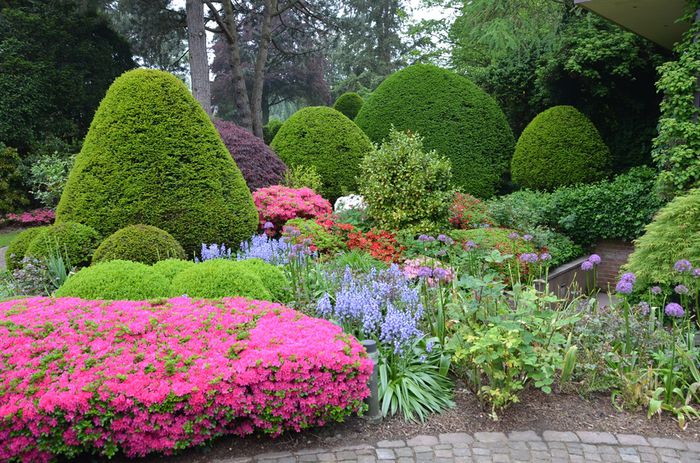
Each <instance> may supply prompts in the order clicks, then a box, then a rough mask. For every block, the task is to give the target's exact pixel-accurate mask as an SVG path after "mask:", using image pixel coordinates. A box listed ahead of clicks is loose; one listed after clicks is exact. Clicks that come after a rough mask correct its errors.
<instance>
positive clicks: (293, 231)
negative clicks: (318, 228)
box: [284, 225, 301, 238]
mask: <svg viewBox="0 0 700 463" xmlns="http://www.w3.org/2000/svg"><path fill="white" fill-rule="evenodd" d="M284 232H285V233H287V234H289V236H291V237H293V238H295V237H297V236H300V235H301V230H299V229H298V228H297V227H292V226H290V225H285V226H284Z"/></svg>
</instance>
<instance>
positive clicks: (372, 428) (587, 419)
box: [85, 388, 700, 463]
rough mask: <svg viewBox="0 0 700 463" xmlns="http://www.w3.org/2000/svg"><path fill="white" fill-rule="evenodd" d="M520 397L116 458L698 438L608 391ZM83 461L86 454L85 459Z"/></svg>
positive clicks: (464, 397) (200, 459)
mask: <svg viewBox="0 0 700 463" xmlns="http://www.w3.org/2000/svg"><path fill="white" fill-rule="evenodd" d="M521 399H522V400H521V402H520V403H518V404H515V405H513V406H511V407H510V408H509V409H507V410H506V411H505V412H503V413H502V416H501V417H500V419H499V420H498V421H493V420H492V419H491V418H490V417H489V413H488V411H484V410H483V409H482V408H481V406H480V404H479V402H478V401H477V400H476V397H475V396H474V395H473V394H472V393H471V392H470V391H469V390H468V389H463V388H457V390H456V391H455V401H456V407H455V408H453V409H451V410H448V411H446V412H444V413H441V414H436V415H432V416H431V417H430V418H429V419H428V420H427V421H426V422H424V423H420V422H419V423H406V422H405V421H404V420H403V419H402V418H400V417H394V418H390V419H385V420H384V421H382V422H381V423H380V424H377V425H372V424H369V423H368V422H366V421H365V420H363V419H361V418H351V419H349V420H347V421H346V422H345V423H341V424H336V425H330V426H327V427H324V428H320V429H315V430H307V431H305V432H303V433H294V434H285V435H283V436H280V437H279V438H277V439H271V438H269V437H266V436H250V437H245V438H237V437H222V438H219V439H216V440H215V441H213V442H212V443H210V444H209V445H207V446H206V447H199V448H195V449H190V450H187V451H185V452H183V453H181V454H178V455H177V456H173V457H162V456H161V457H147V458H143V459H138V460H128V459H126V458H123V457H119V458H116V460H112V461H117V462H126V461H135V462H138V463H155V462H166V461H167V462H168V463H186V462H187V463H205V462H210V461H212V460H216V459H224V458H231V457H244V456H253V455H258V454H262V453H267V452H286V451H295V450H300V449H304V448H332V447H340V446H345V445H354V444H373V443H376V442H378V441H380V440H384V439H387V440H392V439H406V438H411V437H413V436H415V435H417V434H432V435H435V434H439V433H445V432H468V433H474V432H479V431H501V432H509V431H529V430H532V431H535V432H538V433H541V432H542V431H546V430H554V431H589V430H590V431H609V432H616V433H628V434H641V435H643V436H658V437H669V438H677V439H684V440H700V423H698V422H695V423H690V424H689V425H688V427H687V429H686V430H684V431H682V430H681V429H680V428H679V427H678V424H677V423H676V422H674V421H673V420H672V419H671V417H670V416H669V415H668V414H666V415H664V416H660V417H654V418H653V419H651V420H650V419H647V416H646V413H645V412H644V411H639V412H627V411H618V410H616V409H615V408H614V407H613V406H612V403H611V401H610V396H605V395H596V396H592V397H588V398H582V397H580V396H578V395H574V394H562V393H556V394H549V395H548V394H544V393H542V392H540V391H537V390H529V391H526V392H525V393H523V395H522V397H521ZM85 461H89V460H85Z"/></svg>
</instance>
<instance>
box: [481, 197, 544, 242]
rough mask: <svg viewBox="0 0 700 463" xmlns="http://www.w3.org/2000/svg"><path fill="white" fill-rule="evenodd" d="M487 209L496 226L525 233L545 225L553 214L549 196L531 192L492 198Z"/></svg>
mask: <svg viewBox="0 0 700 463" xmlns="http://www.w3.org/2000/svg"><path fill="white" fill-rule="evenodd" d="M488 208H489V212H490V213H491V215H492V216H493V218H494V220H495V222H496V224H497V225H498V226H500V227H505V228H513V229H515V230H520V231H522V232H526V233H529V232H530V231H531V230H533V229H534V228H535V227H538V226H540V225H545V224H547V223H548V221H549V217H550V216H551V215H552V214H553V213H554V211H552V200H551V194H549V193H544V192H539V191H532V190H520V191H516V192H514V193H511V194H509V195H505V196H499V197H497V198H492V199H490V200H489V201H488Z"/></svg>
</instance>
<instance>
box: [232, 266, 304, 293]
mask: <svg viewBox="0 0 700 463" xmlns="http://www.w3.org/2000/svg"><path fill="white" fill-rule="evenodd" d="M237 263H238V265H239V266H240V267H241V268H244V269H246V270H249V271H250V272H252V273H254V274H256V275H257V276H258V277H259V278H260V280H262V283H263V285H265V287H266V288H267V289H268V290H269V291H270V293H271V294H272V300H273V301H276V302H284V301H285V300H286V299H287V298H288V295H289V290H290V286H291V284H290V282H289V279H288V278H287V276H286V275H285V274H284V272H283V271H282V270H281V269H280V268H279V267H276V266H274V265H272V264H268V263H267V262H265V261H264V260H262V259H245V260H239V261H238V262H237Z"/></svg>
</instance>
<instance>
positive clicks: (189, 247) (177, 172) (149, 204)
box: [56, 69, 258, 255]
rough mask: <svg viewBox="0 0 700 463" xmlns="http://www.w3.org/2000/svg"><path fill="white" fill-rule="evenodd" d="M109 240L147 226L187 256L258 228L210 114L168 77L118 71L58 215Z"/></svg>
mask: <svg viewBox="0 0 700 463" xmlns="http://www.w3.org/2000/svg"><path fill="white" fill-rule="evenodd" d="M56 220H57V222H63V221H68V220H70V221H76V222H80V223H83V224H86V225H90V226H92V227H93V228H95V229H96V230H98V231H99V232H100V233H101V234H102V235H103V236H108V235H110V234H112V233H114V232H115V231H117V230H119V229H121V228H124V227H125V226H127V225H135V224H146V225H153V226H155V227H158V228H161V229H163V230H165V231H167V232H168V233H170V234H171V235H173V236H174V237H175V239H176V240H177V241H178V242H179V243H180V244H181V245H182V246H183V248H184V249H185V252H186V253H187V254H188V255H192V254H193V253H194V252H196V251H197V250H198V249H200V246H201V244H202V243H203V242H204V243H222V242H223V243H226V244H228V245H229V246H231V247H234V248H235V247H237V246H238V243H240V242H241V241H243V240H244V239H247V238H249V237H250V235H251V234H252V233H253V232H254V231H255V230H256V228H257V221H258V219H257V211H256V210H255V206H254V205H253V198H252V196H251V194H250V190H249V189H248V187H247V186H246V183H245V180H244V179H243V176H242V175H241V171H240V170H239V169H238V167H237V166H236V164H235V162H234V161H233V159H232V158H231V155H230V154H229V152H228V150H227V149H226V146H224V144H223V142H222V141H221V138H220V137H219V134H218V133H217V131H216V129H215V128H214V125H213V124H212V122H211V120H210V119H209V116H207V114H206V113H205V112H204V110H203V109H202V108H201V106H200V105H199V103H197V101H196V100H195V99H194V97H192V95H191V94H190V92H189V90H188V89H187V87H185V85H184V84H183V83H182V82H181V81H180V80H179V79H177V78H176V77H175V76H173V75H171V74H168V73H166V72H162V71H156V70H152V69H137V70H134V71H129V72H126V73H124V74H123V75H122V76H121V77H119V78H118V79H117V80H115V81H114V83H113V84H112V86H111V87H110V88H109V91H108V92H107V95H106V96H105V98H104V100H102V103H101V104H100V107H99V108H98V109H97V112H96V113H95V118H94V119H93V121H92V124H91V126H90V130H89V132H88V134H87V137H86V138H85V142H84V143H83V148H82V150H81V151H80V154H78V156H77V158H76V160H75V165H74V167H73V169H72V170H71V172H70V175H69V178H68V182H67V184H66V187H65V189H64V191H63V195H62V196H61V200H60V202H59V204H58V209H57V211H56Z"/></svg>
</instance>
